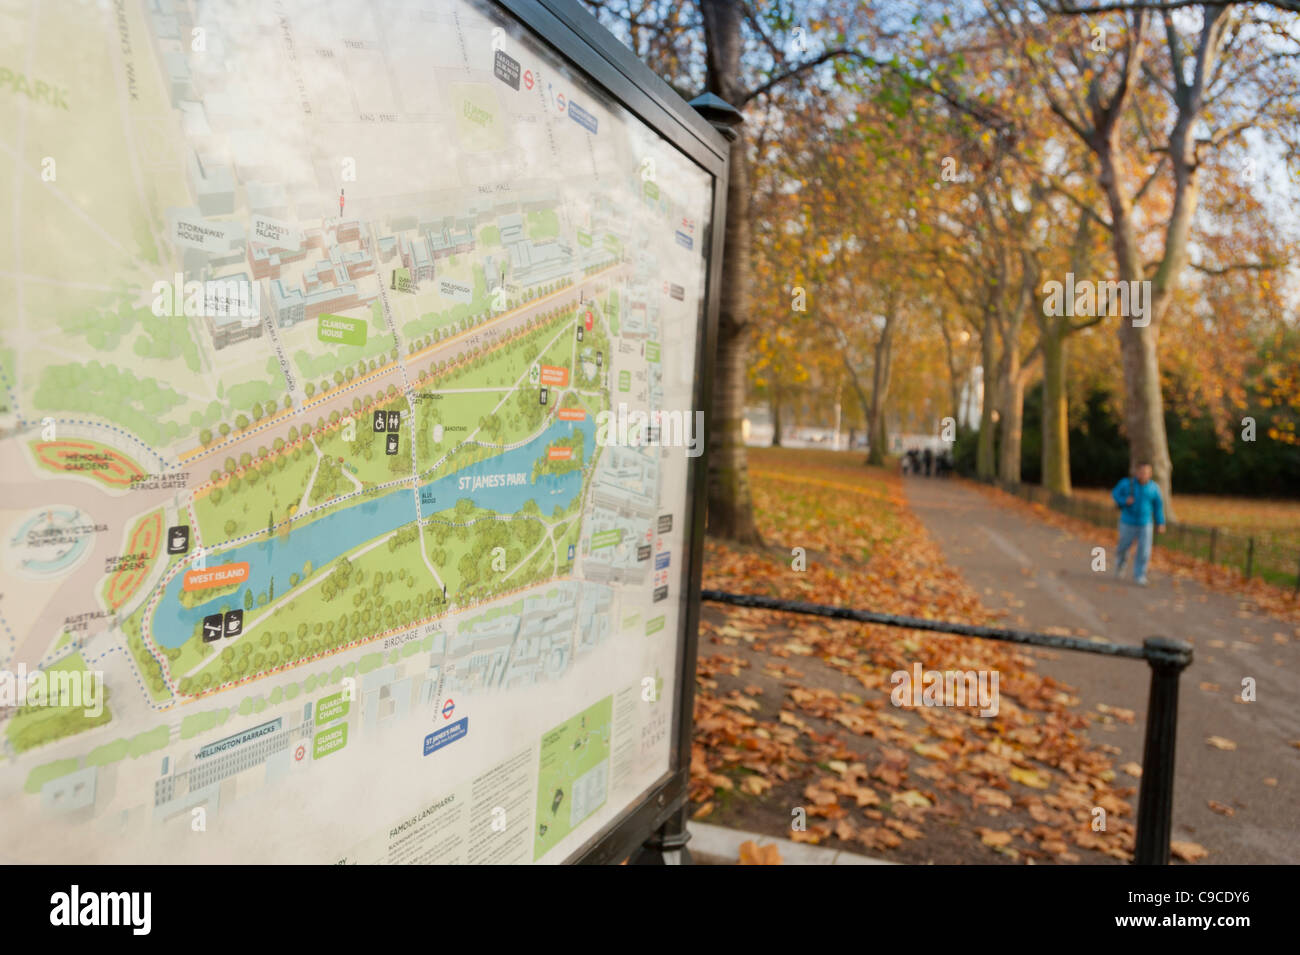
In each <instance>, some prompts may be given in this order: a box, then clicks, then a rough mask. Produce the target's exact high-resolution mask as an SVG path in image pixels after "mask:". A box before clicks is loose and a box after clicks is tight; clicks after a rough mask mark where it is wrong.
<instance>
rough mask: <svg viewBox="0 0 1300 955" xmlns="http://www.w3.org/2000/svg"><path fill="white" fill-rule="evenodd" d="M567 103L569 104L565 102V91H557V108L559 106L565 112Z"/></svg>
mask: <svg viewBox="0 0 1300 955" xmlns="http://www.w3.org/2000/svg"><path fill="white" fill-rule="evenodd" d="M566 105H567V104H566V103H565V102H564V94H563V93H556V94H555V106H556V108H557V109H558V110H559V111H560V112H561V113H563V112H564V109H565V106H566Z"/></svg>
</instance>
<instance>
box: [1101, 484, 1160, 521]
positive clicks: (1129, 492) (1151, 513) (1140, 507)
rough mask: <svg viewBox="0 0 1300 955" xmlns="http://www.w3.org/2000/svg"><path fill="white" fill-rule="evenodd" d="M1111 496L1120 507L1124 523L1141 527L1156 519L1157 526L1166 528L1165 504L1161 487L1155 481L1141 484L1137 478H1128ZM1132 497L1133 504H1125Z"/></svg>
mask: <svg viewBox="0 0 1300 955" xmlns="http://www.w3.org/2000/svg"><path fill="white" fill-rule="evenodd" d="M1110 496H1111V497H1113V498H1114V499H1115V503H1116V504H1118V505H1119V509H1120V512H1119V519H1120V520H1121V521H1122V522H1123V523H1125V524H1136V525H1137V526H1138V527H1141V526H1142V525H1144V524H1150V523H1151V521H1152V520H1153V519H1154V520H1155V522H1156V523H1157V524H1159V525H1160V526H1161V527H1164V524H1165V504H1164V500H1163V499H1162V498H1161V497H1160V486H1159V485H1158V484H1156V482H1155V481H1147V483H1146V484H1141V483H1139V482H1138V479H1137V478H1131V477H1126V478H1124V479H1123V480H1122V481H1120V482H1119V483H1118V484H1116V485H1115V490H1113V491H1111V493H1110ZM1130 496H1131V497H1132V498H1133V503H1132V504H1128V505H1126V504H1125V503H1124V502H1125V501H1126V500H1128V499H1129V497H1130Z"/></svg>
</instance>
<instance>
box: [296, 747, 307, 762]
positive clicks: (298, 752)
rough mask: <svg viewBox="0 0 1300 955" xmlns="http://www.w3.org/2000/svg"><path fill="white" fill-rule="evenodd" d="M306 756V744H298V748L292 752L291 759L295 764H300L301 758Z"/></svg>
mask: <svg viewBox="0 0 1300 955" xmlns="http://www.w3.org/2000/svg"><path fill="white" fill-rule="evenodd" d="M306 755H307V744H305V743H299V744H298V748H297V749H295V750H294V751H293V758H294V760H295V761H296V762H299V763H301V762H302V760H303V757H305V756H306Z"/></svg>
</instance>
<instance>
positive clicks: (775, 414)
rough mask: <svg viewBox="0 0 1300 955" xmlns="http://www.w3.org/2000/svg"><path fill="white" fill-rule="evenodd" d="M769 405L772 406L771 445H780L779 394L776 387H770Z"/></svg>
mask: <svg viewBox="0 0 1300 955" xmlns="http://www.w3.org/2000/svg"><path fill="white" fill-rule="evenodd" d="M771 407H772V447H774V448H779V447H781V396H780V395H778V394H777V393H776V388H775V387H773V388H772V389H771Z"/></svg>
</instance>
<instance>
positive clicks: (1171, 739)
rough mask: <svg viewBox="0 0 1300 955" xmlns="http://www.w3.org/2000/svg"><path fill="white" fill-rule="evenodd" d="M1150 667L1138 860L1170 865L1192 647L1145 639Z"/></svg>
mask: <svg viewBox="0 0 1300 955" xmlns="http://www.w3.org/2000/svg"><path fill="white" fill-rule="evenodd" d="M1142 647H1143V649H1144V650H1146V658H1147V663H1148V664H1150V666H1151V692H1150V694H1149V696H1148V697H1147V729H1146V743H1145V745H1144V746H1143V748H1142V784H1141V789H1140V790H1139V792H1138V813H1137V846H1136V847H1135V849H1134V852H1133V861H1134V863H1136V864H1137V865H1168V864H1169V838H1170V834H1171V831H1172V828H1173V819H1174V746H1175V744H1176V743H1177V742H1178V680H1179V678H1180V677H1181V676H1182V674H1183V671H1184V670H1185V669H1187V667H1188V666H1189V665H1190V664H1191V662H1192V647H1191V645H1190V644H1188V643H1185V642H1183V641H1182V640H1171V639H1169V638H1167V637H1147V638H1146V639H1145V640H1143V641H1142Z"/></svg>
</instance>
